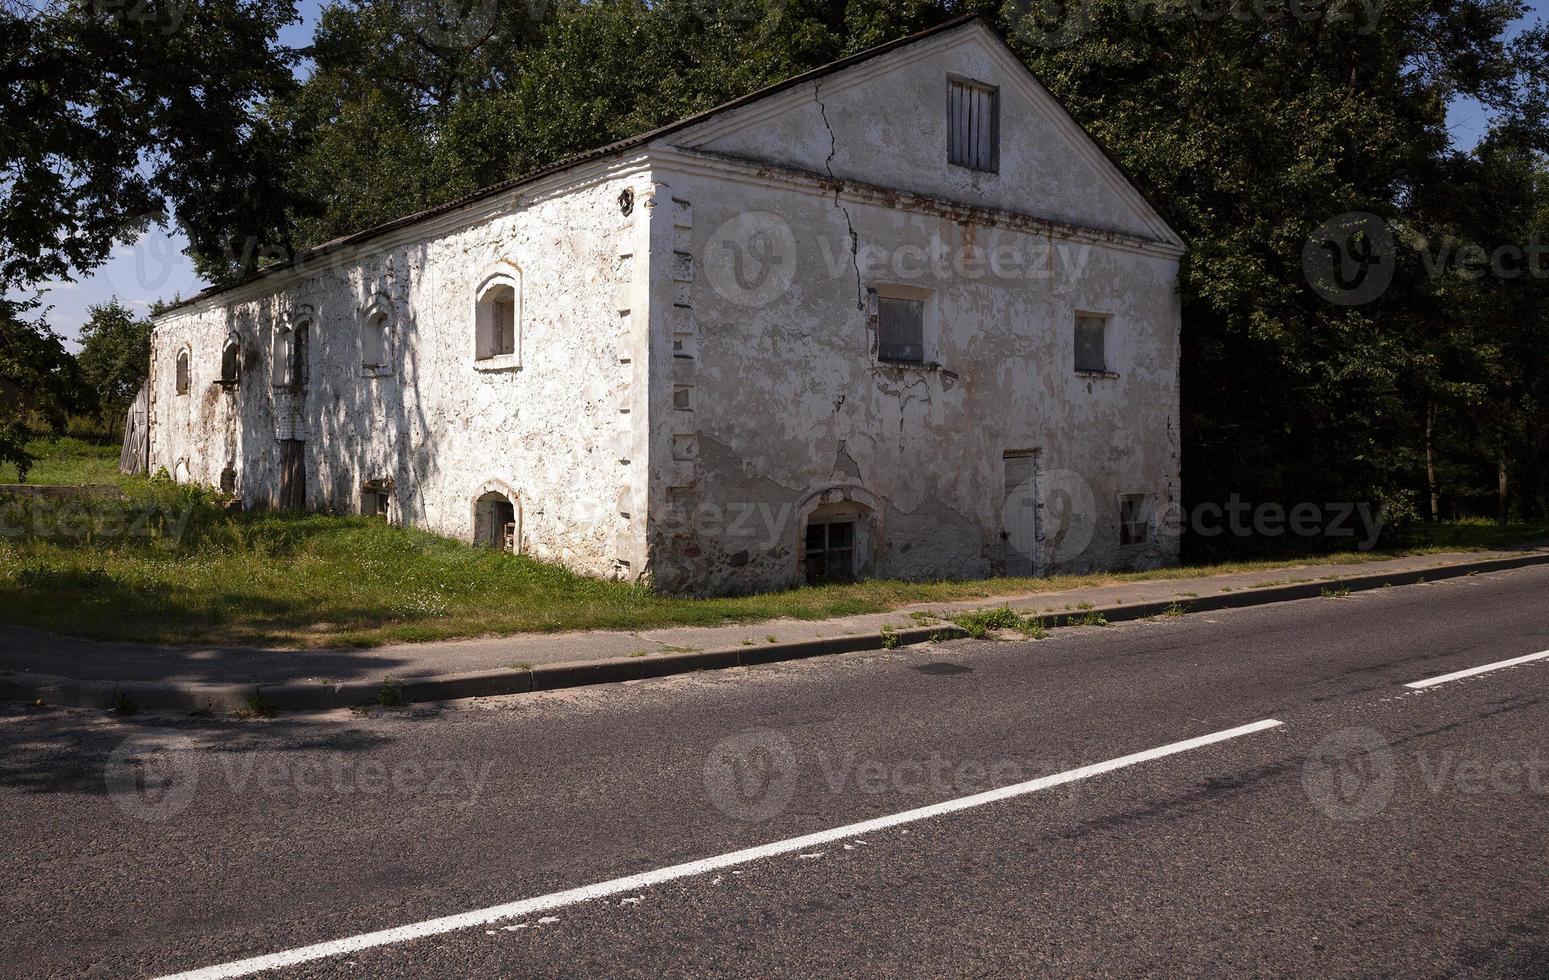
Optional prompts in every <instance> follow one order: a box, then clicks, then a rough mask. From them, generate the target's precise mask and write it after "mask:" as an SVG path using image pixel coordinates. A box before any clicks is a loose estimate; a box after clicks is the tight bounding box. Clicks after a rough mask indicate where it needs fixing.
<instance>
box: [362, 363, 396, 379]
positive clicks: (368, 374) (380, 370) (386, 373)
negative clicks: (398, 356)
mask: <svg viewBox="0 0 1549 980" xmlns="http://www.w3.org/2000/svg"><path fill="white" fill-rule="evenodd" d="M360 376H361V377H363V378H390V377H392V376H393V369H392V368H390V367H380V366H375V365H369V364H362V365H361V367H360Z"/></svg>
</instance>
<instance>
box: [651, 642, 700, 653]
mask: <svg viewBox="0 0 1549 980" xmlns="http://www.w3.org/2000/svg"><path fill="white" fill-rule="evenodd" d="M657 652H658V653H698V652H699V647H675V646H673V645H672V644H670V643H663V644H662V648H661V650H659V651H657Z"/></svg>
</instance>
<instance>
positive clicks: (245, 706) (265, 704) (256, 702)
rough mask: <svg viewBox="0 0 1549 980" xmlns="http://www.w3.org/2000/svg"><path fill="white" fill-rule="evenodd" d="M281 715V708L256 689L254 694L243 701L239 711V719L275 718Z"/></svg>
mask: <svg viewBox="0 0 1549 980" xmlns="http://www.w3.org/2000/svg"><path fill="white" fill-rule="evenodd" d="M279 713H280V709H279V706H278V705H276V704H274V703H273V702H272V701H270V700H269V699H268V698H266V697H264V692H263V691H261V690H259V689H258V688H256V687H255V688H253V693H252V694H249V695H248V696H247V697H245V698H243V699H242V707H240V708H238V709H237V717H238V718H273V717H274V716H275V715H277V714H279Z"/></svg>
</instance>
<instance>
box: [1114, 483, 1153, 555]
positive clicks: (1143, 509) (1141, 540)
mask: <svg viewBox="0 0 1549 980" xmlns="http://www.w3.org/2000/svg"><path fill="white" fill-rule="evenodd" d="M1150 540H1151V498H1150V496H1148V495H1146V494H1143V493H1129V494H1125V495H1124V496H1122V497H1120V498H1119V544H1121V545H1131V544H1145V543H1147V542H1148V541H1150Z"/></svg>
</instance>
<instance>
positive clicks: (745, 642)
mask: <svg viewBox="0 0 1549 980" xmlns="http://www.w3.org/2000/svg"><path fill="white" fill-rule="evenodd" d="M742 645H743V646H745V647H750V646H752V645H753V639H752V637H746V636H745V637H743V638H742Z"/></svg>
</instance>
